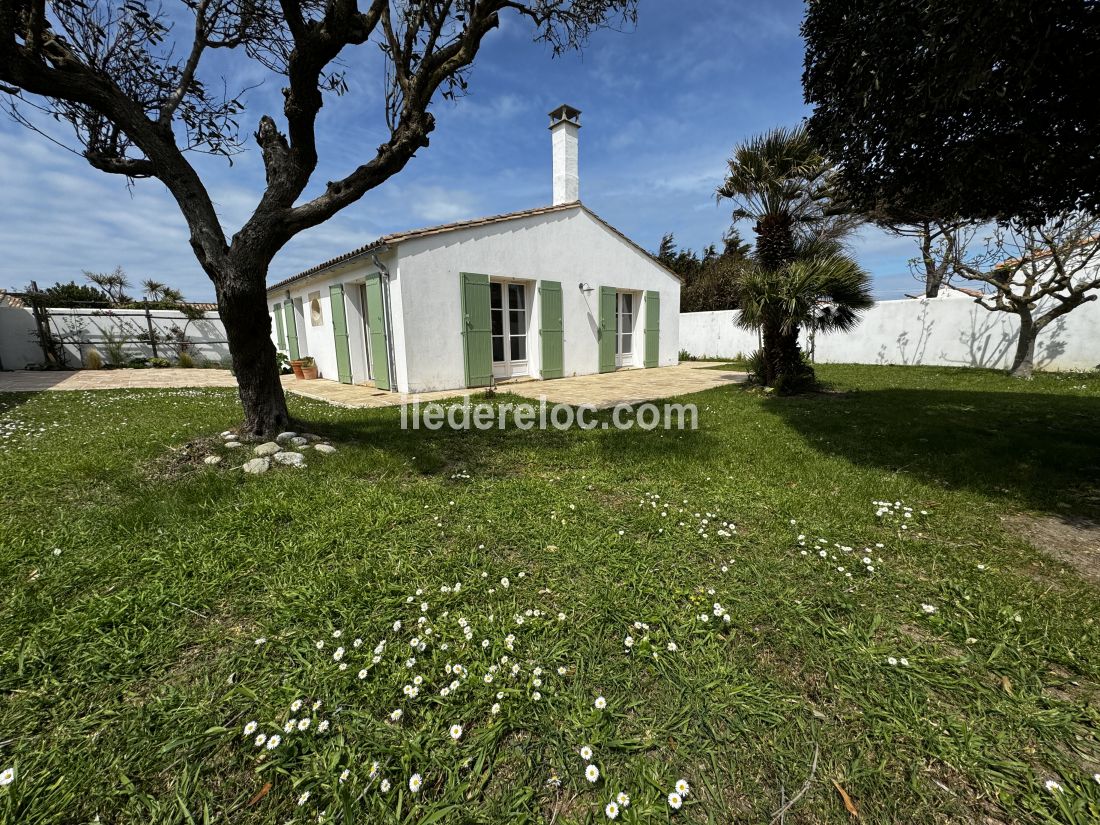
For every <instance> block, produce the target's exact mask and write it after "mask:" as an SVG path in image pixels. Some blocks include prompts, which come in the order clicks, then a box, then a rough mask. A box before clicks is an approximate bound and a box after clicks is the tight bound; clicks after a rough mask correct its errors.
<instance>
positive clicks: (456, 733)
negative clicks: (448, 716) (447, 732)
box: [451, 725, 462, 741]
mask: <svg viewBox="0 0 1100 825" xmlns="http://www.w3.org/2000/svg"><path fill="white" fill-rule="evenodd" d="M451 738H452V739H454V740H455V741H457V740H459V739H461V738H462V725H451Z"/></svg>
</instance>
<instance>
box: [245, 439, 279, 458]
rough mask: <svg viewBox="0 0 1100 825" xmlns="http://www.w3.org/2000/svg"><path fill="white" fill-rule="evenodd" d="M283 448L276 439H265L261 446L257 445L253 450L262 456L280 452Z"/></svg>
mask: <svg viewBox="0 0 1100 825" xmlns="http://www.w3.org/2000/svg"><path fill="white" fill-rule="evenodd" d="M282 449H283V448H282V447H280V446H279V445H278V444H276V443H275V442H274V441H265V442H264V443H263V444H261V445H260V446H259V447H256V448H255V449H254V450H252V452H254V453H255V454H256V455H260V456H263V455H275V453H277V452H279V451H280V450H282Z"/></svg>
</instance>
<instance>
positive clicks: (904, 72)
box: [802, 0, 1100, 222]
mask: <svg viewBox="0 0 1100 825" xmlns="http://www.w3.org/2000/svg"><path fill="white" fill-rule="evenodd" d="M802 31H803V35H804V37H805V39H806V63H805V72H804V74H803V87H804V90H805V96H806V101H807V102H808V103H810V104H812V105H813V106H814V107H815V108H814V112H813V115H812V116H811V117H810V121H809V129H810V134H811V136H812V137H813V138H814V140H815V141H817V143H818V144H819V145H820V146H821V147H822V148H823V150H824V152H825V153H826V154H827V155H828V156H829V157H830V158H831V159H832V160H833V161H835V162H836V163H837V164H838V168H839V171H840V175H841V183H842V185H843V186H844V188H845V189H846V190H847V193H848V195H849V197H850V199H851V202H852V205H853V206H854V207H855V208H857V209H859V210H861V211H864V212H870V211H873V210H877V211H879V212H880V213H881V212H886V213H894V214H896V215H899V216H902V220H903V221H904V222H910V218H911V216H912V215H914V214H916V215H918V216H919V217H922V218H927V219H932V220H936V219H939V218H956V217H962V218H970V219H1000V220H1007V219H1010V218H1024V219H1027V220H1029V221H1032V222H1035V221H1039V220H1041V219H1042V218H1044V217H1048V216H1050V215H1053V214H1056V213H1059V212H1064V211H1068V210H1073V209H1086V210H1089V211H1092V212H1100V153H1098V151H1097V147H1098V146H1100V106H1097V105H1096V90H1095V88H1094V86H1093V84H1092V83H1091V82H1089V81H1090V80H1092V79H1095V78H1096V77H1097V76H1098V72H1100V4H1098V3H1094V2H1085V0H1047V2H1042V3H1037V2H1035V0H968V2H965V3H959V2H956V0H927V1H926V2H922V3H912V2H909V0H815V2H812V3H809V4H807V12H806V17H805V21H804V23H803V29H802Z"/></svg>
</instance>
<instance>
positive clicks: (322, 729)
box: [317, 719, 329, 733]
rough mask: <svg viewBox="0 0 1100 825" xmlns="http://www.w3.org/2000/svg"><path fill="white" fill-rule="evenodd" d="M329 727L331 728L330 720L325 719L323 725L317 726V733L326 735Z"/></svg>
mask: <svg viewBox="0 0 1100 825" xmlns="http://www.w3.org/2000/svg"><path fill="white" fill-rule="evenodd" d="M328 726H329V721H328V719H324V720H322V721H321V724H319V725H318V726H317V732H318V733H326V732H327V731H328Z"/></svg>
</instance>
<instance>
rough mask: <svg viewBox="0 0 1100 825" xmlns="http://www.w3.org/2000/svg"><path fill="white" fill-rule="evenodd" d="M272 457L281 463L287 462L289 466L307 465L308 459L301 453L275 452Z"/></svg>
mask: <svg viewBox="0 0 1100 825" xmlns="http://www.w3.org/2000/svg"><path fill="white" fill-rule="evenodd" d="M272 458H274V459H275V461H276V462H277V463H279V464H285V465H287V466H288V467H305V466H306V459H305V456H303V455H302V454H301V453H275V455H274V456H272Z"/></svg>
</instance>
